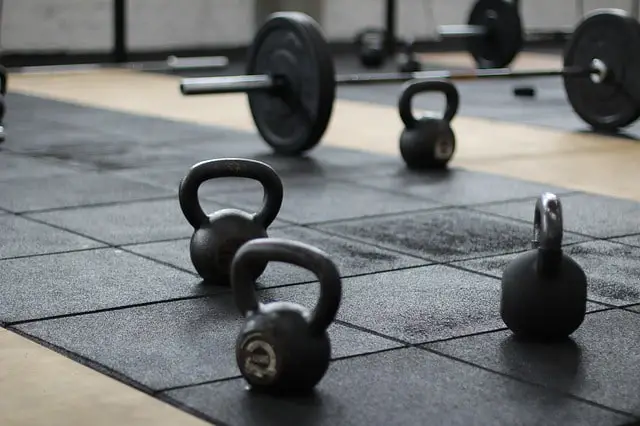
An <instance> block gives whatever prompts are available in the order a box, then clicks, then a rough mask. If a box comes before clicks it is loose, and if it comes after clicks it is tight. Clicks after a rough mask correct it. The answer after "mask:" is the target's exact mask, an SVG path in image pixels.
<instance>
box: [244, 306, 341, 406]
mask: <svg viewBox="0 0 640 426" xmlns="http://www.w3.org/2000/svg"><path fill="white" fill-rule="evenodd" d="M309 318H310V313H309V311H308V310H307V309H306V308H304V307H302V306H300V305H296V304H294V303H288V302H274V303H269V304H267V305H264V306H263V308H262V309H261V311H260V313H259V314H253V315H250V316H248V317H247V319H246V321H245V324H244V326H243V328H242V329H241V331H240V334H239V336H238V341H237V343H236V347H237V348H238V350H237V351H236V361H237V362H238V367H239V368H240V370H241V372H242V374H243V376H245V377H248V378H249V383H250V384H251V386H252V387H253V388H254V390H256V391H260V392H271V393H287V392H304V391H306V390H308V389H311V388H313V387H314V386H315V385H316V384H317V383H318V382H320V380H321V379H322V377H323V376H324V375H325V373H326V371H327V369H328V368H329V360H330V358H331V343H330V340H329V335H328V334H327V332H326V331H325V332H324V333H321V334H319V335H311V334H309V333H307V328H308V324H309ZM299 353H305V354H308V356H305V359H304V362H300V359H298V357H297V356H296V354H299ZM292 383H293V385H291V384H292Z"/></svg>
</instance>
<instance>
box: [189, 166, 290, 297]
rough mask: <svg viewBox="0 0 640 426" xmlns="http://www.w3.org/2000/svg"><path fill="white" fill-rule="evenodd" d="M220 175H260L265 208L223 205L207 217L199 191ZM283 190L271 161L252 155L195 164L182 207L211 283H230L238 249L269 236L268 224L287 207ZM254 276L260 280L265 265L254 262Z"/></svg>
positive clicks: (197, 263) (195, 256)
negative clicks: (251, 210)
mask: <svg viewBox="0 0 640 426" xmlns="http://www.w3.org/2000/svg"><path fill="white" fill-rule="evenodd" d="M219 177H243V178H249V179H255V180H257V181H259V182H260V183H261V184H262V187H263V189H264V200H263V206H262V208H261V209H260V211H259V212H257V213H254V214H249V213H247V212H244V211H242V210H237V209H222V210H219V211H217V212H215V213H213V214H210V215H207V214H205V213H204V211H203V210H202V207H201V206H200V201H199V199H198V189H199V187H200V185H201V184H202V183H204V182H205V181H207V180H210V179H215V178H219ZM282 198H283V188H282V182H281V180H280V178H279V177H278V175H277V173H276V172H275V171H274V170H273V169H272V168H271V167H269V166H268V165H267V164H264V163H261V162H259V161H255V160H247V159H234V158H229V159H216V160H209V161H203V162H201V163H198V164H196V165H194V166H193V167H192V168H191V170H190V171H189V173H188V174H187V176H186V177H185V178H184V179H183V180H182V182H181V183H180V190H179V199H180V207H181V208H182V212H183V213H184V215H185V218H186V219H187V221H188V222H189V223H190V224H191V226H193V228H194V232H193V235H192V236H191V242H190V246H189V252H190V255H191V262H192V263H193V266H194V268H195V270H196V272H198V274H199V275H200V276H201V277H202V278H203V279H204V280H205V281H207V282H211V283H216V284H220V285H229V280H230V268H231V261H232V260H233V257H234V255H235V254H236V252H237V251H238V249H239V248H240V247H241V246H242V245H243V244H245V243H246V242H247V241H250V240H252V239H255V238H266V237H267V227H268V226H269V225H270V224H271V223H272V222H273V221H274V220H275V218H276V216H277V214H278V212H279V211H280V207H281V205H282ZM252 268H253V269H252V270H251V274H252V278H253V279H256V278H258V277H259V276H260V275H261V274H262V273H263V272H264V269H265V268H266V263H260V262H255V263H254V264H252Z"/></svg>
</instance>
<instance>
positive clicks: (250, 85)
mask: <svg viewBox="0 0 640 426" xmlns="http://www.w3.org/2000/svg"><path fill="white" fill-rule="evenodd" d="M597 72H599V70H597V69H595V68H594V69H591V68H587V69H585V68H582V67H571V68H569V67H568V68H564V69H550V70H533V71H514V70H512V69H510V68H497V69H478V70H475V71H419V72H407V73H372V74H343V75H338V76H336V80H335V81H336V84H337V85H360V84H365V85H368V84H388V83H401V82H404V81H409V80H436V79H442V80H475V79H485V78H528V77H553V76H560V75H573V76H576V77H579V76H585V77H588V76H590V75H591V74H592V73H597ZM282 86H284V87H286V81H278V80H277V79H274V78H271V77H270V76H268V75H242V76H228V77H204V78H186V79H184V80H182V83H181V84H180V91H181V92H182V94H184V95H206V94H217V93H242V92H249V91H256V90H272V89H278V88H279V87H282Z"/></svg>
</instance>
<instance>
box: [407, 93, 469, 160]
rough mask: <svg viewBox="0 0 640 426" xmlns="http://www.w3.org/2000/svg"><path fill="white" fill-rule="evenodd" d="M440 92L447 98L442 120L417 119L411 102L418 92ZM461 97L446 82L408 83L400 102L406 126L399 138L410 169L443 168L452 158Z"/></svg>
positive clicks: (428, 117)
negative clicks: (455, 121)
mask: <svg viewBox="0 0 640 426" xmlns="http://www.w3.org/2000/svg"><path fill="white" fill-rule="evenodd" d="M424 92H440V93H443V94H444V95H445V97H446V107H445V112H444V115H443V116H442V117H437V116H422V117H419V118H416V117H415V115H414V114H413V110H412V107H411V102H412V101H413V97H414V96H415V95H417V94H418V93H424ZM459 104H460V95H459V94H458V90H457V89H456V87H455V86H454V85H453V84H452V83H451V82H449V81H445V80H424V81H410V82H408V83H405V85H404V86H403V88H402V94H401V95H400V100H399V102H398V109H399V111H400V118H401V119H402V122H403V123H404V125H405V128H404V129H403V130H402V134H401V135H400V154H401V155H402V158H403V159H404V162H405V163H406V165H407V167H409V168H410V169H422V170H424V169H439V168H444V167H446V165H447V164H448V163H449V161H450V160H451V158H452V157H453V153H454V152H455V149H456V137H455V134H454V133H453V129H452V128H451V120H453V118H454V117H455V115H456V114H457V112H458V106H459Z"/></svg>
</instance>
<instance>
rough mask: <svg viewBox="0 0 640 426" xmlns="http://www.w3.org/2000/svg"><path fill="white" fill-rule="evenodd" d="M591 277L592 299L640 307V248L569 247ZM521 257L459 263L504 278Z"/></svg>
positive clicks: (594, 244)
mask: <svg viewBox="0 0 640 426" xmlns="http://www.w3.org/2000/svg"><path fill="white" fill-rule="evenodd" d="M564 250H565V253H566V254H567V255H569V256H571V257H572V258H573V259H574V260H575V261H576V262H578V264H579V265H580V266H581V267H582V269H584V271H585V274H586V275H587V283H588V297H589V299H591V300H594V301H596V302H602V303H607V304H610V305H615V306H624V305H628V304H632V303H640V266H639V264H640V248H637V247H630V246H626V245H622V244H616V243H612V242H607V241H590V242H586V243H579V244H575V245H570V246H567V247H565V249H564ZM516 257H517V255H506V256H499V257H492V258H485V259H476V260H471V261H468V262H460V263H456V264H457V265H460V266H462V267H465V268H469V269H471V270H474V271H479V272H483V273H486V274H490V275H493V276H496V277H502V272H503V271H504V269H505V268H506V266H507V264H508V263H509V262H510V261H511V260H513V259H514V258H516Z"/></svg>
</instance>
